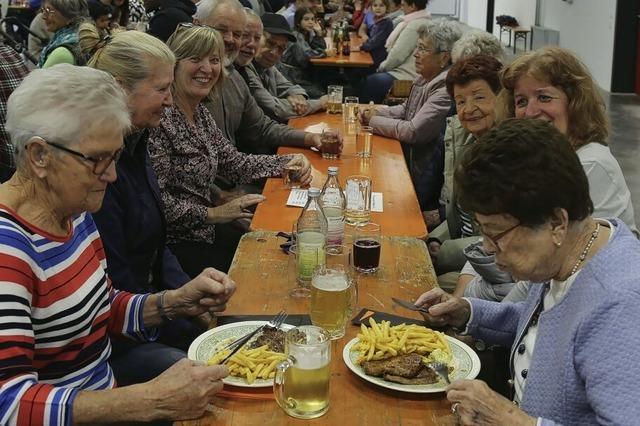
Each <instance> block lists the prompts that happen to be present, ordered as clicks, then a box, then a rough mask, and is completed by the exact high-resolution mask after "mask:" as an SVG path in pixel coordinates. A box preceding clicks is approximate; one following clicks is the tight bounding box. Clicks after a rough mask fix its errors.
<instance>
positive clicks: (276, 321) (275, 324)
mask: <svg viewBox="0 0 640 426" xmlns="http://www.w3.org/2000/svg"><path fill="white" fill-rule="evenodd" d="M287 316H288V314H287V313H286V312H285V311H284V310H282V311H280V312H278V315H276V316H275V317H273V319H272V320H271V321H269V322H268V323H266V324H264V325H261V326H260V327H258V328H257V329H255V330H253V331H252V332H251V333H247V334H246V335H244V336H242V337H240V338H239V339H236V340H234V341H233V342H231V343H229V344H228V345H227V346H225V347H224V348H222V349H221V351H225V350H227V349H231V353H229V355H227V356H226V357H224V358H223V359H222V361H220V363H219V365H222V364H224V363H225V362H227V361H228V360H229V358H231V357H232V356H233V355H234V354H235V353H236V352H238V350H240V348H242V347H243V346H244V345H246V344H247V343H248V342H249V341H250V340H251V339H252V338H253V336H255V335H256V334H258V333H259V332H261V331H262V330H264V329H265V328H267V327H271V328H275V329H279V328H280V326H281V325H282V324H283V323H284V320H286V319H287Z"/></svg>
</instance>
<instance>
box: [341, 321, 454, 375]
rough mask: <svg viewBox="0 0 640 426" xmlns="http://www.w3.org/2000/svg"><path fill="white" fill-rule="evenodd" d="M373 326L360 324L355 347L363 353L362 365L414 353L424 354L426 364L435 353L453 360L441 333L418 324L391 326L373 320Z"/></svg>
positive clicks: (359, 358) (370, 323) (385, 322)
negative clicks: (365, 362) (364, 362)
mask: <svg viewBox="0 0 640 426" xmlns="http://www.w3.org/2000/svg"><path fill="white" fill-rule="evenodd" d="M369 325H370V326H371V327H366V326H365V325H364V324H361V325H360V333H358V340H359V341H358V343H356V344H355V345H354V347H353V349H354V350H357V351H358V352H359V353H360V356H359V357H358V360H357V362H358V364H360V363H362V362H363V361H371V360H381V359H387V358H391V357H392V356H396V355H403V354H410V353H413V352H415V353H417V354H419V355H422V356H423V359H424V361H425V362H428V361H429V358H428V357H429V355H430V354H431V353H432V352H434V351H436V352H437V353H438V355H439V356H443V355H444V356H445V357H447V358H449V359H451V358H452V354H451V348H450V347H449V343H447V340H446V339H445V337H444V334H442V333H440V332H438V331H434V330H431V329H429V328H427V327H423V326H420V325H415V324H411V325H406V324H400V325H396V326H393V327H391V326H390V325H391V324H390V322H389V321H382V322H381V323H380V324H378V323H377V322H376V321H375V320H374V319H373V318H369Z"/></svg>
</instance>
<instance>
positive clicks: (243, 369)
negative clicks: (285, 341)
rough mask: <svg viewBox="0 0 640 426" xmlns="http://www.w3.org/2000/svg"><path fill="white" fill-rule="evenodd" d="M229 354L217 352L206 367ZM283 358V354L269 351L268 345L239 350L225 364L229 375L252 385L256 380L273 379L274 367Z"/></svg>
mask: <svg viewBox="0 0 640 426" xmlns="http://www.w3.org/2000/svg"><path fill="white" fill-rule="evenodd" d="M230 352H231V351H230V350H224V351H220V352H217V353H216V354H215V355H214V356H212V357H211V358H210V359H209V361H207V365H217V364H219V363H220V361H222V360H223V359H224V358H225V357H226V356H227V355H228V354H229V353H230ZM285 358H286V357H285V355H284V354H283V353H280V352H273V351H270V350H269V346H268V345H263V346H260V347H259V348H253V349H240V350H239V351H238V352H236V353H235V354H234V355H233V356H232V357H231V358H229V361H227V363H226V364H227V367H229V374H230V375H232V376H236V377H244V378H246V379H247V383H249V384H252V383H253V382H254V381H255V380H256V379H273V377H274V376H275V369H276V365H277V364H278V362H280V361H282V360H284V359H285Z"/></svg>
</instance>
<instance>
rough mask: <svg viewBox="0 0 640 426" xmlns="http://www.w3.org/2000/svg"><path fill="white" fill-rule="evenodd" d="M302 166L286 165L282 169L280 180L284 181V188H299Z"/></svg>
mask: <svg viewBox="0 0 640 426" xmlns="http://www.w3.org/2000/svg"><path fill="white" fill-rule="evenodd" d="M301 170H302V166H301V165H299V164H288V165H286V166H284V169H282V179H283V180H284V186H285V188H290V189H291V188H300V185H301V181H300V178H301V177H302V176H301V173H300V171H301Z"/></svg>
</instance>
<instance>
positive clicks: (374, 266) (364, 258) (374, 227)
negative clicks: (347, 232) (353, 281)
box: [353, 222, 380, 273]
mask: <svg viewBox="0 0 640 426" xmlns="http://www.w3.org/2000/svg"><path fill="white" fill-rule="evenodd" d="M379 265H380V225H378V224H375V223H371V222H369V223H363V224H361V225H358V226H356V230H355V237H354V239H353V266H355V268H356V270H357V271H358V272H364V273H373V272H376V271H377V270H378V266H379Z"/></svg>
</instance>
